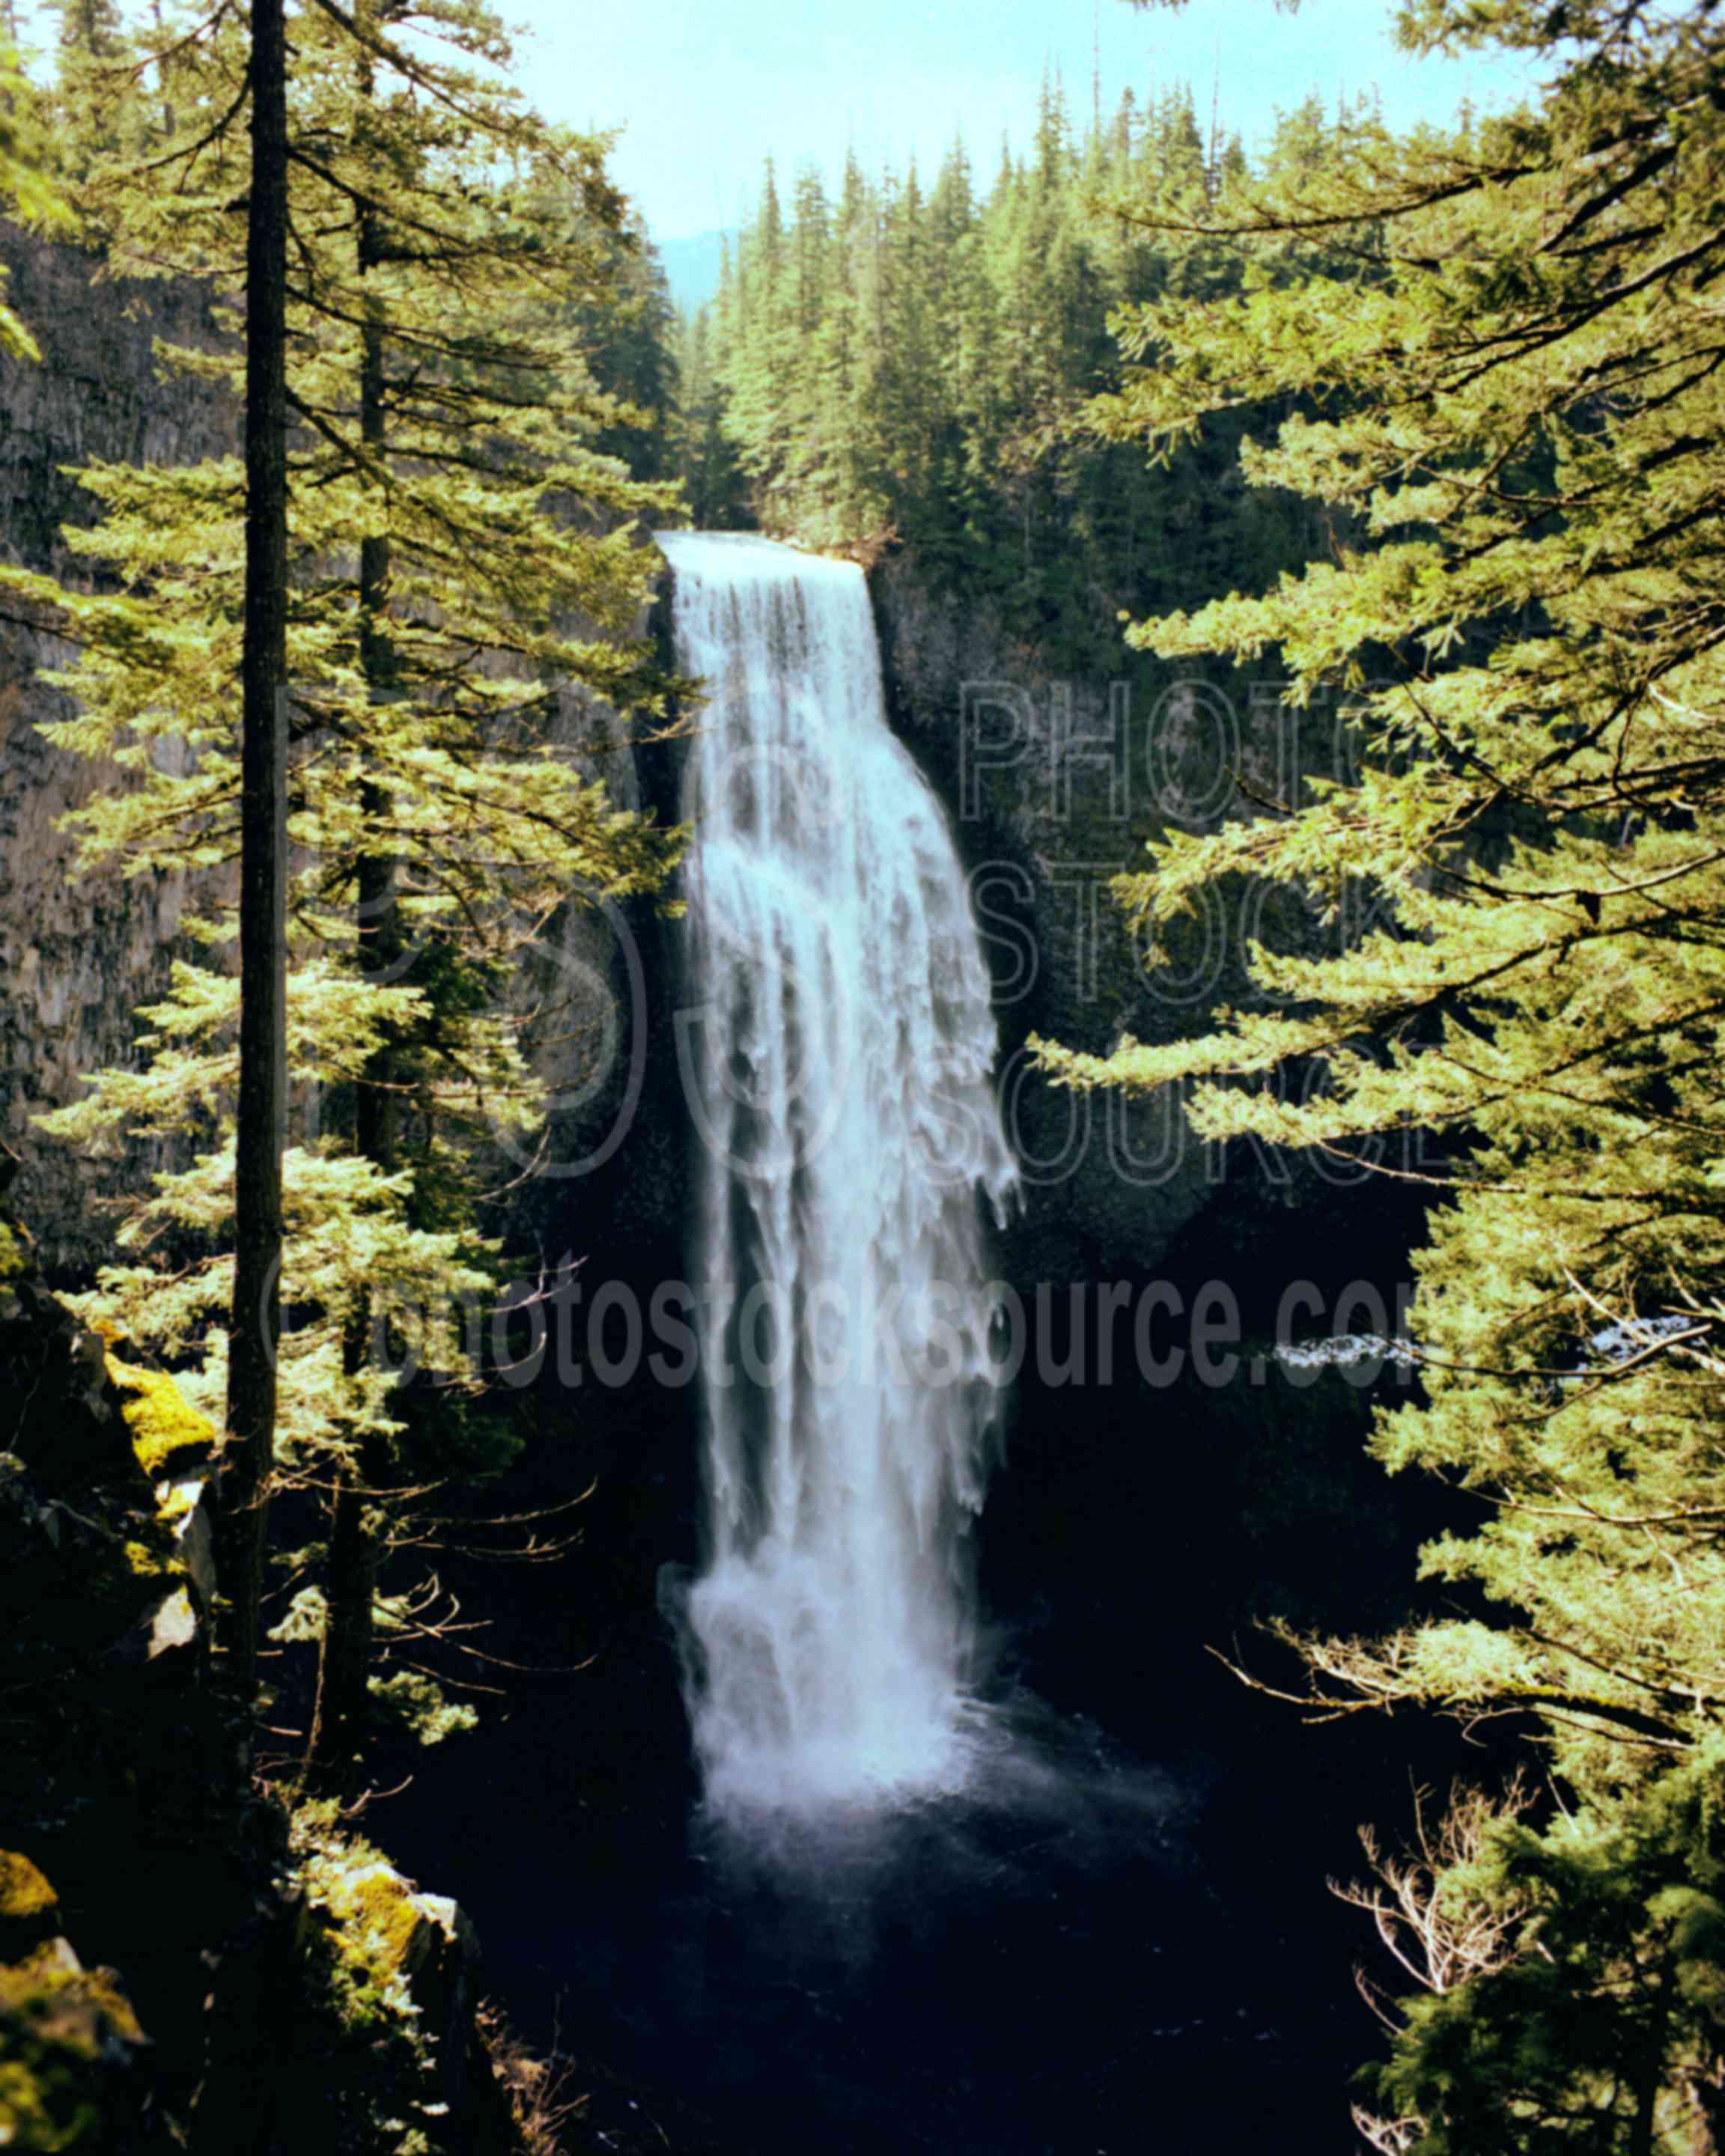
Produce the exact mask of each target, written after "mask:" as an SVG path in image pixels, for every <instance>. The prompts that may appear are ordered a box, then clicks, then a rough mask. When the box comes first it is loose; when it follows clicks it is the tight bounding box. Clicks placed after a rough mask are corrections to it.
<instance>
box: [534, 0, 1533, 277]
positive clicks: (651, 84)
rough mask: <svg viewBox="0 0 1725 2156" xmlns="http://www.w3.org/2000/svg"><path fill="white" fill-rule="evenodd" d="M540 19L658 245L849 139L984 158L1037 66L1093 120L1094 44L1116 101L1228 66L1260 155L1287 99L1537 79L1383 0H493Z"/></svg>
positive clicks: (703, 227)
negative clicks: (1164, 3)
mask: <svg viewBox="0 0 1725 2156" xmlns="http://www.w3.org/2000/svg"><path fill="white" fill-rule="evenodd" d="M501 4H502V11H503V13H505V14H506V16H508V17H509V18H510V19H511V21H514V22H521V23H526V25H527V26H529V28H530V29H531V36H529V37H528V38H524V39H523V41H522V58H523V62H524V64H523V68H522V74H523V77H524V80H525V81H526V84H527V85H528V87H529V89H530V90H531V95H532V96H533V98H534V100H535V102H536V104H538V105H540V107H541V108H542V110H544V111H546V112H547V114H548V115H549V116H551V117H552V118H553V119H556V120H561V121H567V122H568V123H570V124H571V125H572V126H579V127H588V126H594V127H601V128H621V129H622V131H623V132H622V136H621V138H620V140H619V143H618V146H617V149H616V151H615V154H614V159H613V171H614V175H615V177H616V178H617V180H618V181H619V183H620V184H621V185H622V186H623V187H624V188H625V189H626V190H627V191H628V192H629V193H630V194H632V195H633V196H634V198H635V200H636V202H637V203H639V207H640V208H641V210H642V213H644V216H645V218H646V220H647V223H648V226H649V229H650V230H651V231H652V233H653V235H654V237H655V239H659V240H661V241H664V240H675V239H681V238H685V237H686V236H688V235H689V234H694V233H698V232H708V231H712V230H715V229H733V228H736V227H737V225H738V224H739V223H742V221H743V220H744V219H745V218H747V216H748V215H749V214H750V213H752V208H753V203H754V198H755V196H756V193H757V190H758V187H759V184H760V177H761V166H762V160H763V159H764V158H765V157H767V156H768V155H769V154H770V155H772V156H773V157H774V158H776V159H777V161H778V166H779V169H780V171H781V172H782V173H789V172H795V171H796V170H797V169H798V167H801V166H803V165H804V164H814V165H816V166H819V167H820V168H821V169H822V170H823V171H824V172H827V173H828V174H829V175H836V173H837V172H838V170H839V167H840V166H841V165H842V162H843V160H844V157H845V146H846V145H847V143H850V144H854V145H855V148H856V151H857V152H858V155H859V156H860V157H861V159H862V161H863V162H864V164H865V167H868V168H870V169H871V170H875V169H879V168H880V167H881V166H883V165H885V164H886V163H888V162H891V163H893V164H895V165H896V166H897V167H900V168H902V167H903V166H904V165H905V164H906V163H907V162H909V160H910V158H911V157H912V156H913V155H914V156H915V157H916V158H917V159H918V160H919V162H921V163H922V164H923V165H924V166H925V167H926V166H932V165H933V164H936V163H937V162H938V161H939V159H940V157H941V156H942V152H943V151H944V150H945V148H946V146H947V144H948V143H950V141H952V136H953V135H954V133H955V131H962V133H963V136H964V139H965V141H966V143H967V145H968V148H969V150H970V152H971V155H972V157H973V160H974V161H975V162H978V163H979V164H981V165H983V167H984V168H986V167H988V165H991V164H992V163H993V160H994V157H995V156H996V155H997V153H998V150H999V142H1000V138H1001V134H1002V131H1003V130H1005V131H1009V133H1010V134H1011V135H1012V136H1013V137H1014V141H1017V142H1018V143H1019V144H1021V145H1022V144H1024V143H1025V142H1027V141H1028V140H1029V133H1030V129H1031V126H1032V124H1033V120H1034V110H1035V102H1036V95H1037V89H1038V85H1039V84H1040V80H1041V78H1042V74H1043V72H1044V70H1045V69H1047V68H1050V67H1055V68H1058V69H1059V70H1060V73H1061V74H1062V75H1063V77H1064V80H1065V85H1066V90H1067V95H1068V97H1069V99H1070V101H1071V103H1072V105H1073V107H1074V110H1075V111H1076V112H1080V113H1083V112H1087V110H1088V109H1089V105H1090V102H1091V83H1092V77H1093V69H1094V60H1095V56H1096V53H1097V50H1098V49H1100V56H1101V85H1102V100H1103V105H1104V107H1105V109H1106V108H1107V107H1109V106H1111V105H1112V104H1113V103H1114V102H1115V101H1116V100H1117V98H1118V96H1119V94H1120V92H1121V90H1122V89H1124V88H1126V87H1127V85H1131V86H1132V89H1133V90H1136V91H1137V92H1138V93H1139V94H1140V95H1142V93H1143V92H1144V91H1145V90H1147V89H1149V88H1151V87H1152V86H1153V85H1163V86H1166V85H1168V84H1170V83H1174V82H1186V83H1189V84H1190V85H1192V88H1193V91H1194V97H1195V98H1196V100H1197V103H1198V105H1199V112H1200V115H1201V116H1202V117H1203V118H1204V121H1206V124H1207V122H1208V115H1209V102H1210V97H1211V92H1212V87H1213V85H1214V82H1215V81H1216V80H1217V79H1218V75H1219V82H1220V114H1221V120H1222V124H1223V126H1224V130H1230V131H1237V132H1239V133H1240V135H1241V136H1244V137H1245V141H1246V144H1247V146H1248V148H1249V149H1250V146H1252V144H1253V142H1254V141H1255V140H1260V139H1261V138H1262V137H1263V136H1264V135H1265V134H1266V131H1267V130H1268V129H1269V128H1270V126H1271V125H1272V123H1273V121H1274V117H1275V114H1276V110H1277V108H1278V107H1281V108H1284V109H1286V108H1287V107H1289V106H1291V105H1297V104H1298V103H1299V102H1300V100H1301V99H1302V98H1303V97H1305V96H1306V95H1307V93H1308V92H1309V91H1312V90H1317V92H1319V93H1320V94H1321V95H1322V96H1323V97H1324V98H1325V99H1326V100H1333V99H1334V98H1336V97H1337V96H1338V95H1342V94H1344V93H1345V94H1349V95H1352V94H1354V93H1357V92H1358V91H1361V90H1368V89H1371V88H1373V87H1375V88H1376V90H1377V91H1378V95H1379V96H1380V98H1381V100H1382V102H1383V106H1384V116H1385V118H1386V119H1387V120H1388V121H1389V123H1390V124H1391V125H1392V126H1408V125H1411V124H1412V123H1413V122H1414V121H1418V120H1420V119H1422V118H1429V119H1434V120H1442V119H1447V118H1448V117H1449V116H1450V115H1451V114H1452V113H1453V112H1454V111H1455V109H1456V107H1457V105H1459V104H1460V103H1461V100H1463V99H1464V98H1465V97H1471V99H1472V100H1473V102H1474V103H1475V104H1476V105H1481V106H1485V107H1494V106H1499V105H1503V104H1505V103H1508V102H1512V101H1513V100H1514V98H1515V97H1516V96H1517V95H1519V94H1521V93H1522V91H1523V90H1525V89H1526V87H1527V83H1526V80H1525V79H1524V78H1523V77H1522V76H1521V75H1520V74H1518V73H1517V71H1516V68H1515V65H1514V64H1513V63H1510V62H1507V61H1505V60H1504V59H1501V58H1498V57H1495V56H1494V57H1491V58H1483V57H1478V56H1470V57H1469V58H1468V59H1466V60H1465V61H1461V62H1454V61H1446V60H1437V59H1425V60H1416V59H1411V58H1410V57H1409V55H1408V54H1405V53H1404V52H1402V51H1400V50H1399V49H1398V48H1397V46H1396V45H1395V44H1394V39H1393V37H1392V35H1391V31H1390V23H1391V11H1390V6H1389V0H1302V4H1301V7H1300V8H1299V11H1298V13H1281V12H1278V11H1277V10H1276V8H1272V7H1271V5H1270V0H1190V4H1189V6H1187V7H1185V8H1182V9H1180V10H1178V11H1175V10H1173V9H1170V8H1146V9H1142V10H1141V9H1138V8H1132V7H1128V6H1127V5H1125V4H1124V0H938V3H937V4H930V0H849V4H838V0H635V3H634V5H632V6H619V5H617V4H615V0H613V4H611V5H609V6H606V5H603V4H598V5H596V4H593V0H577V4H571V0H501Z"/></svg>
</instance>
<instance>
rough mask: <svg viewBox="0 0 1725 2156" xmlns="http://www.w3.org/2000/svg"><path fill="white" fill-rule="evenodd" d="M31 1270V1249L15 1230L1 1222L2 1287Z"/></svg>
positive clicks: (0, 1283)
mask: <svg viewBox="0 0 1725 2156" xmlns="http://www.w3.org/2000/svg"><path fill="white" fill-rule="evenodd" d="M28 1270H30V1248H29V1245H28V1243H26V1242H25V1240H24V1239H23V1236H22V1235H19V1234H18V1230H17V1229H15V1228H8V1226H7V1224H6V1223H5V1222H4V1221H3V1220H0V1287H3V1286H5V1285H6V1283H7V1281H14V1280H17V1279H18V1277H19V1276H21V1275H22V1274H24V1273H27V1272H28Z"/></svg>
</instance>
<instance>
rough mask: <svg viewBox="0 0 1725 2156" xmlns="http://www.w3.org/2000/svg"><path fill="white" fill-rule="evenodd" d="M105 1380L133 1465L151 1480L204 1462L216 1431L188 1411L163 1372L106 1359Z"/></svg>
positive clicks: (114, 1357) (200, 1415)
mask: <svg viewBox="0 0 1725 2156" xmlns="http://www.w3.org/2000/svg"><path fill="white" fill-rule="evenodd" d="M108 1375H109V1377H110V1378H112V1380H113V1382H114V1385H115V1388H116V1390H117V1391H118V1393H119V1394H120V1402H121V1414H123V1415H124V1416H125V1418H126V1430H127V1433H128V1434H129V1435H130V1436H131V1444H132V1450H133V1451H134V1452H136V1455H137V1456H138V1464H139V1466H141V1468H142V1469H143V1471H144V1472H145V1473H146V1475H147V1476H149V1477H150V1479H151V1481H159V1480H160V1479H161V1478H162V1477H163V1476H166V1475H167V1474H169V1473H170V1472H172V1471H173V1470H175V1469H177V1468H183V1467H189V1466H193V1465H194V1464H195V1463H197V1462H198V1461H200V1460H207V1459H208V1457H209V1455H210V1453H211V1451H212V1450H213V1448H214V1445H215V1441H216V1426H215V1424H213V1422H212V1421H211V1420H210V1419H209V1417H208V1415H207V1414H203V1413H202V1412H201V1411H200V1410H199V1409H197V1408H194V1407H193V1405H192V1404H191V1402H190V1401H189V1400H188V1399H187V1398H186V1396H185V1394H183V1393H182V1391H181V1390H180V1389H179V1387H178V1386H177V1384H176V1383H174V1381H173V1379H172V1378H171V1377H169V1375H168V1374H167V1372H166V1371H165V1370H146V1369H145V1368H143V1367H142V1366H141V1364H139V1363H124V1362H122V1361H121V1359H120V1358H119V1357H118V1356H117V1355H115V1354H112V1353H110V1355H109V1357H108Z"/></svg>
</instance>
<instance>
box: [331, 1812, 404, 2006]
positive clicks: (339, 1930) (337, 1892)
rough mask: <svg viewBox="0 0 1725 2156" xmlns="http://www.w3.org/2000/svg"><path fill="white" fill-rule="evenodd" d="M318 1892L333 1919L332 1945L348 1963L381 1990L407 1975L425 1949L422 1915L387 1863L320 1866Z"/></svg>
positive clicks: (362, 1860) (364, 1859)
mask: <svg viewBox="0 0 1725 2156" xmlns="http://www.w3.org/2000/svg"><path fill="white" fill-rule="evenodd" d="M361 1846H362V1847H363V1845H361ZM356 1856H357V1852H356ZM316 1893H317V1897H318V1899H319V1900H320V1901H321V1902H322V1903H323V1904H324V1906H325V1907H326V1909H327V1910H328V1911H329V1912H330V1914H331V1917H333V1918H334V1919H335V1927H336V1943H337V1946H338V1948H339V1949H340V1951H341V1953H342V1954H343V1955H344V1956H345V1957H346V1958H347V1959H349V1960H350V1961H354V1962H357V1963H361V1964H362V1966H363V1967H364V1969H365V1970H366V1972H367V1974H368V1975H369V1976H371V1977H372V1979H373V1980H374V1981H375V1982H377V1983H379V1984H387V1983H388V1981H389V1980H390V1979H392V1978H398V1977H404V1976H406V1975H408V1974H410V1972H411V1970H412V1969H413V1963H414V1962H415V1961H416V1959H417V1958H418V1954H417V1953H416V1949H418V1948H421V1947H422V1945H423V1940H424V1931H425V1924H426V1919H425V1914H424V1911H423V1910H422V1909H421V1907H419V1900H418V1895H417V1894H416V1893H415V1892H414V1891H413V1887H412V1886H409V1885H408V1881H406V1880H405V1879H403V1877H402V1876H401V1874H400V1872H398V1871H397V1870H396V1869H395V1867H394V1866H393V1865H392V1864H391V1863H390V1862H389V1861H388V1859H387V1858H386V1857H382V1856H376V1855H375V1854H372V1853H367V1854H366V1855H365V1856H358V1861H349V1862H347V1863H343V1862H341V1861H340V1860H339V1859H337V1860H336V1861H326V1862H325V1863H324V1864H322V1865H321V1866H319V1869H318V1876H317V1878H316Z"/></svg>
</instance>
